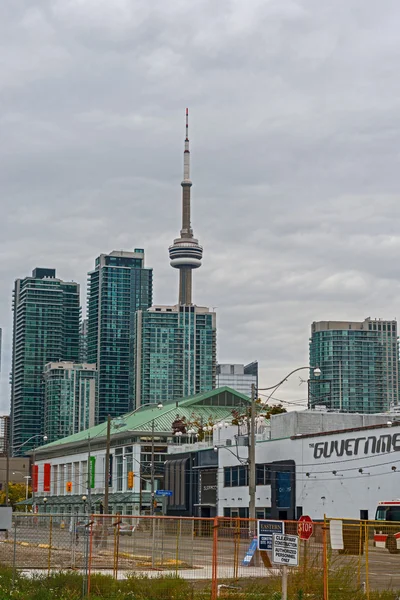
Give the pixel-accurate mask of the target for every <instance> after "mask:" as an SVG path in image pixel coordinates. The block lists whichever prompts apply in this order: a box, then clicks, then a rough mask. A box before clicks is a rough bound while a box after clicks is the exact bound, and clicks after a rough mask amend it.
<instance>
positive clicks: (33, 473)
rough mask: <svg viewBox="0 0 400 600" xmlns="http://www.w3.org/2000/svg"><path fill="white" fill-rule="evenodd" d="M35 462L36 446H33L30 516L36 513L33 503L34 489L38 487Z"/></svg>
mask: <svg viewBox="0 0 400 600" xmlns="http://www.w3.org/2000/svg"><path fill="white" fill-rule="evenodd" d="M35 460H36V446H35V445H34V446H33V451H32V467H31V468H32V473H31V484H32V514H34V513H35V512H36V503H35V487H36V486H37V485H38V483H39V481H38V479H39V478H38V477H36V472H35Z"/></svg>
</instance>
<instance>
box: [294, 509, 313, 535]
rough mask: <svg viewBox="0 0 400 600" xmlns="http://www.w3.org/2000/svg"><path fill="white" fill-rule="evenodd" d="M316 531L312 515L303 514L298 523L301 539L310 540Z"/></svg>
mask: <svg viewBox="0 0 400 600" xmlns="http://www.w3.org/2000/svg"><path fill="white" fill-rule="evenodd" d="M313 532H314V523H313V522H312V519H311V517H309V516H308V515H303V516H302V517H300V519H299V521H298V523H297V533H298V535H299V538H300V539H301V540H309V539H310V537H311V536H312V534H313Z"/></svg>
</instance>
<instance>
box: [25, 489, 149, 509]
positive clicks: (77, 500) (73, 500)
mask: <svg viewBox="0 0 400 600" xmlns="http://www.w3.org/2000/svg"><path fill="white" fill-rule="evenodd" d="M150 498H151V494H150V492H146V491H142V494H141V495H140V493H138V492H135V493H133V492H115V493H110V495H109V503H111V504H114V503H115V502H117V503H118V504H129V503H130V502H132V503H134V504H137V503H138V502H140V499H141V500H142V502H150ZM91 501H92V504H97V503H100V502H104V494H92V497H91ZM35 504H37V505H38V506H43V505H44V502H43V497H42V496H36V498H35ZM64 504H82V496H81V495H78V494H75V495H69V494H68V495H65V496H48V498H47V503H46V506H58V505H64ZM31 505H32V498H28V500H21V502H17V503H16V506H31Z"/></svg>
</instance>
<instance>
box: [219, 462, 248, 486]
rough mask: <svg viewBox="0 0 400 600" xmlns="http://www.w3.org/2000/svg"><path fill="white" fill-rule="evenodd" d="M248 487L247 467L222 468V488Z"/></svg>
mask: <svg viewBox="0 0 400 600" xmlns="http://www.w3.org/2000/svg"><path fill="white" fill-rule="evenodd" d="M247 485H249V478H248V469H247V465H240V466H237V467H224V486H225V487H242V486H247Z"/></svg>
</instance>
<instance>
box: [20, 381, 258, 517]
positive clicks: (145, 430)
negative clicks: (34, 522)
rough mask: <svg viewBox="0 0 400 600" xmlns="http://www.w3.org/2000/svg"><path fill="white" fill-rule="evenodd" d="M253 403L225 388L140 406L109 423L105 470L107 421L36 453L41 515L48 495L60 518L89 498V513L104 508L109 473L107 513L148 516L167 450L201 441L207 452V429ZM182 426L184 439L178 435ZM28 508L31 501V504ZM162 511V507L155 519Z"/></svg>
mask: <svg viewBox="0 0 400 600" xmlns="http://www.w3.org/2000/svg"><path fill="white" fill-rule="evenodd" d="M248 404H249V398H247V397H246V396H243V395H242V394H239V393H238V392H236V391H235V390H231V389H229V388H226V387H225V388H221V389H218V390H213V391H211V392H209V393H205V394H199V395H197V396H194V397H192V398H184V399H179V400H178V401H175V400H170V401H168V402H166V403H165V404H164V405H162V406H160V407H158V406H152V407H143V408H141V409H140V410H137V411H136V412H133V413H129V414H127V415H125V416H122V417H119V418H118V419H115V420H112V422H111V428H110V432H111V436H110V447H111V450H110V454H111V458H110V462H109V468H108V469H107V470H106V467H105V464H106V463H105V456H106V444H107V423H101V424H99V425H97V426H95V427H92V428H90V429H88V430H86V431H81V432H79V433H77V434H75V435H73V436H69V437H67V438H64V439H62V440H59V441H57V442H53V443H51V444H46V445H45V446H42V447H40V448H37V449H36V453H35V456H36V458H35V469H36V475H37V477H36V476H35V482H36V481H37V485H36V487H35V489H34V492H35V503H36V506H37V507H38V511H39V512H41V511H43V510H44V502H43V499H44V497H46V499H47V506H46V509H47V512H51V513H52V514H54V515H58V517H59V518H60V519H63V518H65V517H67V518H68V517H69V516H71V515H72V514H74V513H77V512H78V513H81V512H83V508H84V506H83V500H82V496H85V498H86V501H87V502H88V503H90V511H93V512H98V511H99V505H100V503H102V502H104V491H105V474H106V472H107V475H108V476H107V482H108V486H109V511H110V512H111V513H120V514H122V515H131V514H140V513H143V512H147V513H148V512H149V511H150V505H151V491H152V489H154V490H157V489H165V488H164V485H165V482H164V462H165V460H166V458H167V456H168V447H169V446H171V445H172V446H175V445H176V446H179V449H182V450H184V449H185V448H187V447H189V446H191V445H192V443H193V440H196V439H200V438H201V437H202V438H203V439H202V441H201V442H199V443H200V445H201V446H202V447H203V448H207V447H209V446H210V443H211V440H212V434H211V433H210V432H209V431H208V430H206V429H205V427H206V425H207V424H209V423H210V422H211V423H218V422H221V421H225V420H226V421H227V422H229V420H230V419H232V414H233V411H235V410H238V409H240V408H242V409H244V407H247V406H248ZM177 422H179V423H180V432H179V433H180V434H179V435H174V430H175V426H176V423H177ZM152 455H153V456H154V470H152V468H151V465H152ZM88 464H89V465H90V467H88ZM88 468H89V469H90V474H89V473H88ZM153 474H154V479H153V483H152V478H153ZM89 475H90V476H89ZM89 482H90V486H89ZM67 484H68V485H67ZM153 499H157V496H155V497H154V498H153ZM31 503H32V500H29V501H28V504H29V505H31ZM86 508H87V506H86ZM161 510H162V505H161V502H160V503H159V504H158V506H157V514H160V513H161Z"/></svg>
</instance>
